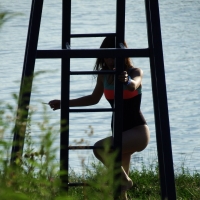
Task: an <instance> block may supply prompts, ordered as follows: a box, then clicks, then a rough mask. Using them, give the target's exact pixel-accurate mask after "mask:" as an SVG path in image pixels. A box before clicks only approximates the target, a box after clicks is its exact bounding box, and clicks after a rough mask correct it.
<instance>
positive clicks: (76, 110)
mask: <svg viewBox="0 0 200 200" xmlns="http://www.w3.org/2000/svg"><path fill="white" fill-rule="evenodd" d="M111 111H115V108H114V109H112V108H81V109H78V108H70V109H69V112H111Z"/></svg>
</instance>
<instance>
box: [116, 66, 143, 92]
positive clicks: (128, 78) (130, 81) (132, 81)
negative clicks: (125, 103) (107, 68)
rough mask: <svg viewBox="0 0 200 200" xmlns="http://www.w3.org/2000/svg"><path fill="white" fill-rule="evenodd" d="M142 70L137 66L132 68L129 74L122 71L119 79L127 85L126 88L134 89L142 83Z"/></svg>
mask: <svg viewBox="0 0 200 200" xmlns="http://www.w3.org/2000/svg"><path fill="white" fill-rule="evenodd" d="M142 77H143V71H142V70H141V69H139V68H132V69H131V71H130V74H129V75H128V73H127V71H123V72H122V74H121V75H120V76H119V80H120V81H121V82H123V83H124V84H125V85H127V88H128V90H130V91H134V90H136V89H137V88H138V87H140V85H141V83H142Z"/></svg>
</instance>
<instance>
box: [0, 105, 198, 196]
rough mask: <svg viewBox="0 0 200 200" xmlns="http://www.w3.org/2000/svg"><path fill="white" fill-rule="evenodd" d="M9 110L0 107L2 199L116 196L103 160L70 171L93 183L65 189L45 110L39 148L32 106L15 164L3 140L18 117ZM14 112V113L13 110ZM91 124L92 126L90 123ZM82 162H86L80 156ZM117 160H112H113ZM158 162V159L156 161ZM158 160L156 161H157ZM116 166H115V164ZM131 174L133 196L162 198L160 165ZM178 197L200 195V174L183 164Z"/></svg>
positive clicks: (77, 178)
mask: <svg viewBox="0 0 200 200" xmlns="http://www.w3.org/2000/svg"><path fill="white" fill-rule="evenodd" d="M3 107H4V108H6V110H9V113H11V115H10V116H9V115H8V114H7V112H6V111H5V110H1V111H0V138H1V140H0V197H1V200H10V199H16V200H17V199H20V200H21V199H22V200H23V199H24V200H25V199H28V200H40V199H41V200H43V199H45V200H62V199H72V200H102V199H104V200H109V199H112V195H111V194H112V181H111V180H112V175H111V174H112V173H111V171H112V170H109V169H106V168H105V167H104V166H103V165H102V164H100V163H99V162H97V161H95V160H92V162H91V163H90V164H88V165H87V166H86V165H84V163H82V166H83V173H82V174H79V173H76V172H75V171H73V170H70V171H69V182H84V183H87V184H89V186H84V187H82V186H81V187H80V186H79V187H70V188H69V190H68V192H66V191H65V190H63V185H62V183H61V181H60V176H61V175H63V174H64V175H65V172H60V171H59V164H58V163H55V154H56V151H58V149H55V148H53V141H54V140H55V134H53V133H54V129H53V127H54V124H53V125H50V124H49V120H48V117H47V116H46V114H45V107H44V113H43V115H44V117H43V121H41V122H39V123H37V125H38V127H39V129H40V131H41V133H42V134H41V135H42V136H41V138H40V145H39V147H37V148H36V146H35V144H34V142H33V140H32V137H31V136H32V131H31V123H33V122H32V120H31V116H32V114H33V113H34V111H32V110H30V112H29V118H28V121H27V123H28V126H27V129H26V139H25V149H24V152H23V155H22V157H20V156H19V157H18V158H17V159H16V162H15V166H11V165H10V163H9V159H10V148H11V143H9V142H8V141H5V140H3V135H4V133H5V132H7V131H8V130H9V128H10V127H9V125H10V123H11V122H12V121H14V120H15V117H14V116H15V112H14V107H12V106H10V105H6V104H5V105H4V106H3ZM13 112H14V114H13V116H12V113H13ZM90 128H91V127H90ZM80 162H82V161H81V160H80ZM110 162H111V163H112V162H113V161H112V160H111V161H110ZM152 162H154V161H152ZM155 162H156V161H155ZM111 168H112V167H111ZM130 178H131V179H132V180H133V182H134V185H133V187H132V188H131V189H130V190H129V191H128V197H129V199H141V200H145V199H148V200H150V199H152V200H153V199H155V200H157V199H160V185H159V173H158V165H157V162H156V163H152V164H150V165H149V166H145V165H143V167H142V169H140V170H138V169H134V168H133V169H131V170H130ZM175 181H176V191H177V199H179V200H183V199H185V200H187V199H189V200H199V199H200V174H199V173H198V172H194V173H193V174H191V173H190V172H189V170H187V169H186V168H184V165H182V166H181V171H180V170H179V173H177V174H175Z"/></svg>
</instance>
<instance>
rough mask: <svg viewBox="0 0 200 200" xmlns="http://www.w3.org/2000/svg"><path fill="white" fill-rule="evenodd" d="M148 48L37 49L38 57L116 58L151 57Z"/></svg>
mask: <svg viewBox="0 0 200 200" xmlns="http://www.w3.org/2000/svg"><path fill="white" fill-rule="evenodd" d="M149 56H150V53H149V48H146V49H58V50H37V55H36V58H40V59H41V58H67V57H70V58H99V57H102V58H108V57H109V58H114V57H149Z"/></svg>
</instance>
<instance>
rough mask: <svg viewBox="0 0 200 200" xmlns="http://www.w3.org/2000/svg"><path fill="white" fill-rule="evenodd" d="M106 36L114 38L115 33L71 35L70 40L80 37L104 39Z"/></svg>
mask: <svg viewBox="0 0 200 200" xmlns="http://www.w3.org/2000/svg"><path fill="white" fill-rule="evenodd" d="M106 36H116V33H86V34H71V35H70V37H71V38H81V37H106Z"/></svg>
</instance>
